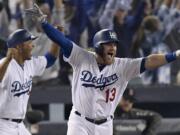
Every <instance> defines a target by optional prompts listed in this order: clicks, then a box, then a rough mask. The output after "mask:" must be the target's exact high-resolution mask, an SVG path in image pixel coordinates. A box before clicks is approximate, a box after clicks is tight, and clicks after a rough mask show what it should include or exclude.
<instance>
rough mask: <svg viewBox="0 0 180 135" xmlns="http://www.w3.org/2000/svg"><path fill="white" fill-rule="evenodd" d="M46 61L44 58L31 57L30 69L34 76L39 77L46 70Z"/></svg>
mask: <svg viewBox="0 0 180 135" xmlns="http://www.w3.org/2000/svg"><path fill="white" fill-rule="evenodd" d="M46 65H47V59H46V58H45V56H38V57H32V69H33V75H34V76H41V75H42V74H43V72H44V71H45V69H46Z"/></svg>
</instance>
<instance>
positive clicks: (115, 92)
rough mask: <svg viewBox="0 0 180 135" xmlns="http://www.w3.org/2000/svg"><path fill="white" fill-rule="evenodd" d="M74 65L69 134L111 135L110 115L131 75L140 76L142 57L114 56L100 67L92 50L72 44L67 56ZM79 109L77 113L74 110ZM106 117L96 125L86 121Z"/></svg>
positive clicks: (67, 59)
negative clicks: (108, 62) (112, 59)
mask: <svg viewBox="0 0 180 135" xmlns="http://www.w3.org/2000/svg"><path fill="white" fill-rule="evenodd" d="M65 60H66V61H68V62H69V63H70V64H71V65H72V67H73V70H74V72H73V80H72V101H73V109H72V111H71V114H70V118H69V121H68V133H67V134H68V135H112V134H113V131H112V129H113V124H112V118H111V116H113V114H114V111H115V108H116V106H117V104H118V103H119V101H120V99H121V97H122V94H123V92H124V90H125V88H126V86H127V84H128V81H129V80H130V79H132V78H133V77H136V76H139V75H140V65H141V61H142V58H138V59H127V58H115V61H114V62H113V64H111V65H106V66H105V67H104V69H103V70H102V71H100V70H99V67H98V64H97V61H96V58H95V55H94V53H91V52H88V51H86V50H84V49H82V48H80V47H78V46H77V45H75V44H73V49H72V52H71V55H70V57H69V58H65ZM77 112H78V113H77ZM87 118H90V119H96V120H102V119H107V120H106V122H103V123H101V124H95V123H92V122H90V121H88V120H87Z"/></svg>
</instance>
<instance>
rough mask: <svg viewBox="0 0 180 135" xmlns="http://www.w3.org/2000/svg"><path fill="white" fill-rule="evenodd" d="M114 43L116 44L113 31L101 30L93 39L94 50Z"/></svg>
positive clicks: (116, 39) (116, 40)
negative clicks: (105, 44)
mask: <svg viewBox="0 0 180 135" xmlns="http://www.w3.org/2000/svg"><path fill="white" fill-rule="evenodd" d="M110 42H115V43H118V42H119V40H118V38H117V35H116V33H115V32H114V31H113V30H109V29H103V30H100V31H98V32H97V33H96V34H95V36H94V39H93V45H94V48H99V47H100V46H101V44H104V43H110Z"/></svg>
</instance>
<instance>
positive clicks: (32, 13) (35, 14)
mask: <svg viewBox="0 0 180 135" xmlns="http://www.w3.org/2000/svg"><path fill="white" fill-rule="evenodd" d="M24 12H25V16H29V17H31V18H32V19H33V20H37V21H38V22H43V21H46V17H47V15H45V14H43V12H42V11H41V9H40V8H39V6H38V5H37V4H36V3H34V4H33V8H29V9H25V10H24Z"/></svg>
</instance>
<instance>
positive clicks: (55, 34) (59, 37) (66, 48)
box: [42, 21, 73, 58]
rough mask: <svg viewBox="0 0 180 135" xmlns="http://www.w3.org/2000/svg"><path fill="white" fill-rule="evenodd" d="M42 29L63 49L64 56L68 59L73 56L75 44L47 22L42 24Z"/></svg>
mask: <svg viewBox="0 0 180 135" xmlns="http://www.w3.org/2000/svg"><path fill="white" fill-rule="evenodd" d="M42 28H43V30H44V32H45V33H46V34H47V36H48V37H49V38H50V39H51V40H52V41H53V42H55V43H56V44H57V45H59V46H60V47H61V49H62V52H63V55H64V56H65V57H66V58H68V57H69V56H70V54H71V51H72V48H73V43H72V42H71V41H70V40H69V39H67V38H66V37H65V36H64V34H63V33H62V32H61V31H59V30H58V29H56V28H54V27H53V26H52V25H50V24H49V23H48V22H47V21H44V22H42Z"/></svg>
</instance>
